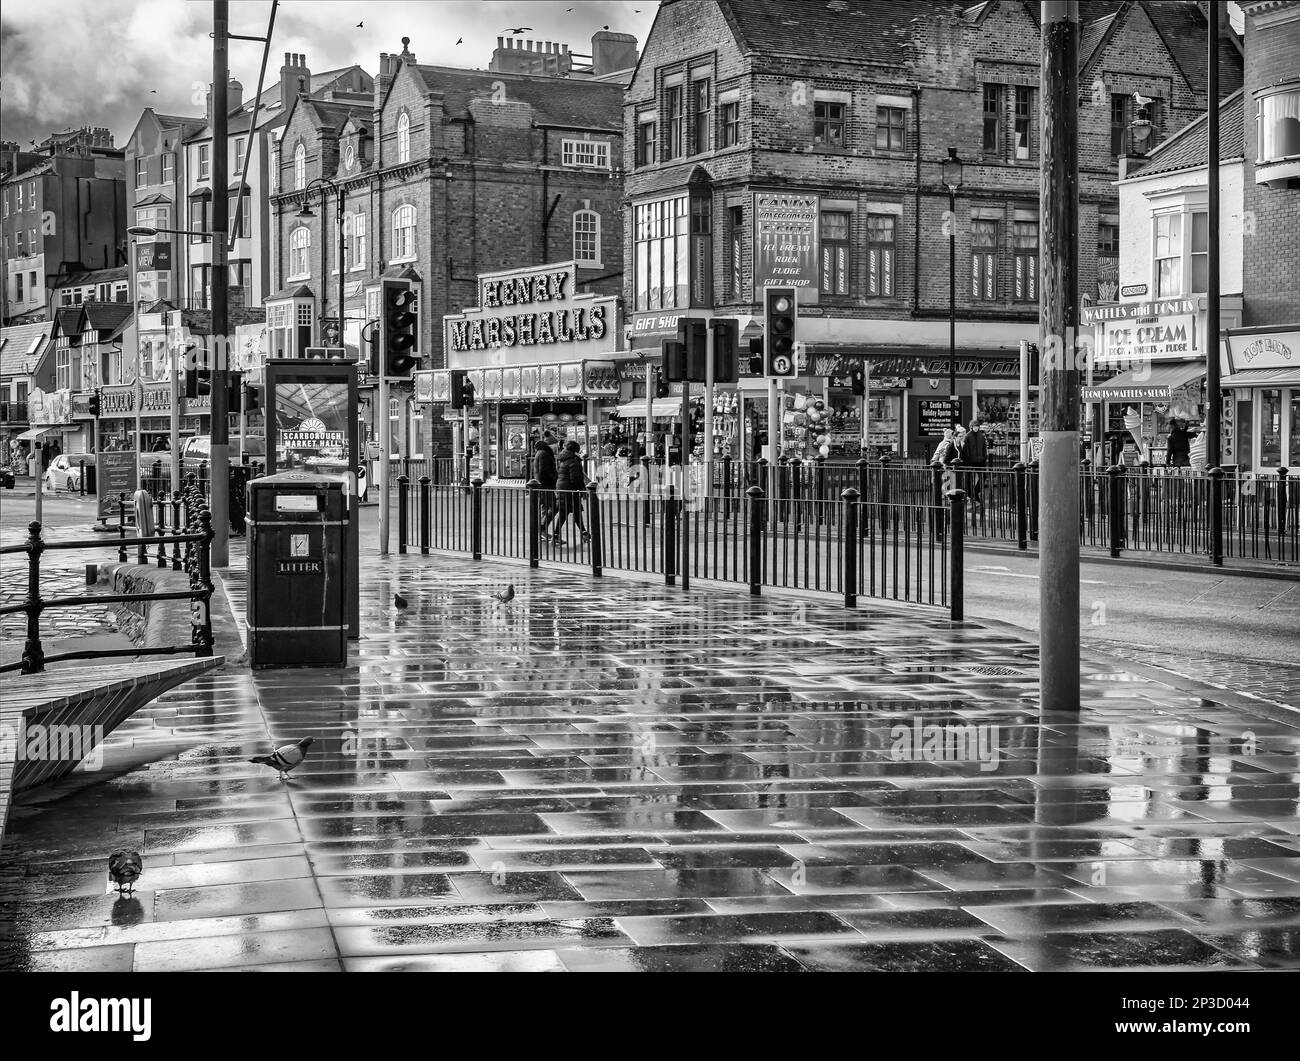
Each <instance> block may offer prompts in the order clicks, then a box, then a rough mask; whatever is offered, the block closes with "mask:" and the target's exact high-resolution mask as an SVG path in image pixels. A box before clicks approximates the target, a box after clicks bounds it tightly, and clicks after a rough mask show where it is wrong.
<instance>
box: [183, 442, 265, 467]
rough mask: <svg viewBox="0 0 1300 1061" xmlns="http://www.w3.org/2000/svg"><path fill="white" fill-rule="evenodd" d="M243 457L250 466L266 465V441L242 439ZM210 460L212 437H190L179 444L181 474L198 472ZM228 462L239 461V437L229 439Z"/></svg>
mask: <svg viewBox="0 0 1300 1061" xmlns="http://www.w3.org/2000/svg"><path fill="white" fill-rule="evenodd" d="M244 456H245V457H247V458H248V459H249V463H250V464H265V463H266V439H265V438H263V437H262V436H261V435H249V436H247V437H245V439H244ZM211 460H212V436H211V435H192V436H191V437H190V438H187V439H185V440H183V441H182V442H181V474H182V475H188V474H189V473H190V472H198V470H199V467H200V466H201V465H203V464H207V463H208V462H210V461H211ZM230 460H231V462H232V463H236V462H238V460H239V437H238V436H233V437H232V438H231V439H230Z"/></svg>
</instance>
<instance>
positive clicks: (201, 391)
mask: <svg viewBox="0 0 1300 1061" xmlns="http://www.w3.org/2000/svg"><path fill="white" fill-rule="evenodd" d="M211 393H212V373H211V372H208V371H206V370H204V369H200V368H187V369H186V370H185V397H187V398H201V397H202V396H203V395H205V394H211Z"/></svg>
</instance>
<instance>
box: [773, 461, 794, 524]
mask: <svg viewBox="0 0 1300 1061" xmlns="http://www.w3.org/2000/svg"><path fill="white" fill-rule="evenodd" d="M789 464H790V458H789V457H787V456H786V455H785V454H784V453H782V454H781V456H779V457H777V459H776V485H775V486H773V487H772V489H771V490H770V491H769V492H768V496H770V497H771V498H772V509H773V514H774V518H775V519H778V520H784V519H786V512H787V509H788V507H789V504H790V470H789Z"/></svg>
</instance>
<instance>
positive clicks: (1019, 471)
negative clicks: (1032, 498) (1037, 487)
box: [1011, 461, 1029, 551]
mask: <svg viewBox="0 0 1300 1061" xmlns="http://www.w3.org/2000/svg"><path fill="white" fill-rule="evenodd" d="M1011 470H1012V471H1013V472H1014V473H1015V478H1016V548H1017V549H1020V550H1022V551H1023V550H1026V549H1028V548H1029V498H1028V497H1027V496H1026V495H1027V491H1028V483H1027V481H1026V479H1027V475H1028V469H1027V468H1026V467H1025V462H1024V461H1016V463H1015V464H1013V465H1012V466H1011Z"/></svg>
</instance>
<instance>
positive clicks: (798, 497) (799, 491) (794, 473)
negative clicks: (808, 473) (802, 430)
mask: <svg viewBox="0 0 1300 1061" xmlns="http://www.w3.org/2000/svg"><path fill="white" fill-rule="evenodd" d="M786 467H787V468H789V470H790V495H789V496H790V504H791V505H792V506H793V509H794V510H793V511H792V512H791V511H790V509H786V512H787V513H788V515H787V516H786V517H785V522H786V524H787V525H788V524H791V523H793V524H794V525H795V527H796V528H798V527H800V526H802V525H803V460H802V458H800V457H791V458H790V462H789V463H788V464H787V465H786Z"/></svg>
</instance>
